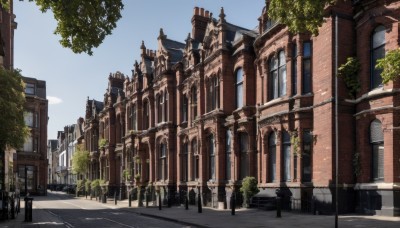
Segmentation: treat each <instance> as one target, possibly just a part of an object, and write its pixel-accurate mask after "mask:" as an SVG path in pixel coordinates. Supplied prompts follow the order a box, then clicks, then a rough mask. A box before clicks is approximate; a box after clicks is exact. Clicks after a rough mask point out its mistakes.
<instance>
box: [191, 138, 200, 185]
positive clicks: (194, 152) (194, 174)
mask: <svg viewBox="0 0 400 228" xmlns="http://www.w3.org/2000/svg"><path fill="white" fill-rule="evenodd" d="M192 158H193V161H192V162H193V165H192V180H197V179H199V177H200V176H199V154H198V153H197V140H196V139H193V140H192Z"/></svg>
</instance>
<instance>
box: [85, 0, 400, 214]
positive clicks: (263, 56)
mask: <svg viewBox="0 0 400 228" xmlns="http://www.w3.org/2000/svg"><path fill="white" fill-rule="evenodd" d="M267 2H268V1H267ZM384 2H385V3H384ZM399 6H400V2H399V1H368V3H367V2H365V1H346V2H339V3H338V4H337V5H335V6H333V7H329V8H327V13H328V17H327V18H326V21H325V23H324V24H323V25H322V27H320V29H319V35H317V36H312V35H310V34H297V35H296V34H292V33H291V32H289V31H288V29H287V28H286V27H285V26H283V25H281V24H277V23H275V22H273V21H271V20H269V18H268V15H267V12H266V11H267V10H266V9H267V8H268V3H267V5H266V7H265V8H264V9H263V10H262V14H261V16H260V18H259V27H258V29H257V30H249V29H244V28H241V27H238V26H236V25H233V24H230V23H229V22H227V21H226V20H225V12H224V10H223V9H221V11H220V12H219V15H218V16H217V17H215V18H214V17H213V16H212V14H211V13H209V12H208V11H205V10H204V9H200V8H197V7H196V8H195V9H194V13H193V17H192V20H191V22H192V33H191V34H189V36H188V37H187V38H186V40H185V42H184V43H180V42H177V41H173V40H170V39H168V38H167V35H165V33H164V31H163V30H162V29H161V30H160V34H159V36H158V38H157V39H158V47H157V50H149V49H147V48H146V46H145V44H144V42H143V43H142V45H141V47H140V48H141V59H140V61H139V62H135V64H134V70H133V73H132V77H128V76H125V75H122V74H120V73H119V72H118V73H116V74H112V75H111V76H110V77H109V87H108V89H107V92H106V94H105V99H104V107H103V109H102V110H101V111H99V110H98V111H97V112H98V114H96V115H95V114H94V113H92V111H91V110H93V109H94V107H93V104H94V101H89V100H88V105H87V111H86V118H85V123H86V127H85V137H89V139H87V138H85V141H86V146H87V148H89V145H92V144H94V145H95V144H96V140H98V139H97V138H94V137H93V135H98V136H99V137H100V138H104V139H107V141H108V144H107V146H105V147H104V148H100V149H97V148H96V146H94V147H93V148H92V147H90V150H89V151H91V162H92V163H91V168H90V170H91V171H90V173H91V174H89V177H90V178H103V179H105V180H107V181H108V184H109V186H110V187H115V188H118V187H120V192H121V194H122V192H124V189H125V187H128V188H127V189H128V190H129V189H131V187H138V188H139V189H144V187H146V186H152V187H155V189H156V190H157V191H158V190H159V191H160V192H161V195H162V197H163V198H164V200H165V202H169V200H168V199H172V198H173V197H174V196H175V194H176V193H180V194H181V195H184V194H185V193H186V192H188V193H189V201H190V202H191V203H194V202H195V200H196V199H197V197H194V196H195V195H196V194H198V193H201V195H202V203H203V205H205V206H210V207H215V208H227V207H229V199H230V197H231V195H232V193H235V192H236V193H237V192H238V191H239V188H240V186H241V181H242V179H243V178H244V177H246V176H254V177H256V179H257V180H258V186H259V188H260V190H261V192H260V195H263V196H265V197H275V196H276V195H275V190H276V189H277V188H279V189H281V190H282V192H283V197H284V198H286V199H293V200H299V201H300V202H301V204H302V205H301V207H302V208H303V206H306V205H307V204H309V203H310V202H315V206H316V208H317V209H316V210H318V211H319V212H320V213H332V211H334V204H333V201H334V189H335V178H336V176H335V167H336V165H335V155H336V141H335V135H336V133H335V120H336V115H335V107H336V105H337V107H338V115H337V120H338V129H339V130H338V133H337V134H338V138H339V140H338V150H337V151H338V158H339V166H338V169H339V170H338V172H339V186H338V187H339V193H340V195H339V197H340V200H339V201H340V203H339V207H340V211H341V212H343V213H347V212H354V211H358V212H362V213H367V214H370V213H372V214H380V213H381V214H387V215H399V208H400V205H399V203H398V200H396V199H398V197H399V189H398V183H399V182H400V180H399V175H398V174H399V170H400V164H399V162H398V161H399V158H400V154H399V150H398V149H396V148H399V146H400V145H399V142H400V141H399V138H398V137H399V133H398V127H397V125H398V124H399V123H398V116H399V115H398V114H399V113H398V108H397V106H398V105H397V102H398V101H399V99H398V97H399V94H398V89H399V82H391V83H389V84H387V85H379V86H378V87H376V88H371V86H370V85H371V80H370V79H371V76H370V75H372V73H371V69H372V68H371V58H372V57H371V53H372V52H371V51H370V50H371V42H372V41H371V39H372V36H371V35H372V34H373V32H374V31H375V29H376V27H377V26H378V25H383V26H384V28H385V30H384V40H385V43H384V50H385V51H388V50H392V49H395V48H398V47H399V42H398V40H399V23H398V15H399V10H398V9H399ZM336 26H337V29H336V28H335V27H336ZM335 44H337V45H335ZM336 47H337V58H336ZM351 56H355V57H357V59H359V61H360V63H361V67H360V70H359V74H358V78H359V82H360V86H361V89H360V91H359V92H358V93H357V94H355V97H351V96H350V95H349V94H348V89H347V87H346V84H345V83H344V81H343V80H342V79H341V78H339V79H338V88H337V90H338V94H339V95H338V103H337V104H335V74H336V73H335V69H336V67H335V66H336V65H335V63H336V61H337V63H338V66H340V65H341V64H343V63H345V62H346V59H347V57H351ZM97 124H98V125H99V128H96V127H95V126H97ZM374 126H381V128H379V129H378V128H376V129H377V132H375V130H376V129H375V128H374ZM97 131H98V132H97ZM371 132H374V134H376V135H377V136H375V135H371V134H372V133H371ZM381 135H382V139H380V138H379V137H380V136H381ZM373 137H377V138H379V140H377V141H371V139H372V138H373ZM89 142H90V143H89ZM373 151H375V152H376V153H377V154H376V155H377V156H378V155H379V156H381V158H379V156H378V157H377V156H375V158H373V154H375V152H373ZM373 159H375V160H376V159H378V160H379V159H381V160H379V161H375V163H374V162H373ZM382 159H383V160H382ZM97 162H98V163H99V164H100V165H94V164H97ZM379 162H381V163H379ZM382 162H383V163H382ZM383 164H384V165H383ZM374 167H375V168H374ZM376 167H377V168H376ZM96 169H97V171H96ZM375 169H376V172H377V174H374V173H373V171H374V170H375ZM381 169H382V170H383V171H380V170H381ZM374 172H375V171H374ZM127 174H129V175H127ZM374 175H378V176H377V178H375V176H374ZM380 175H382V176H380ZM152 187H151V188H150V187H147V189H150V190H151V191H153V190H154V189H153V188H152ZM345 202H346V203H345ZM303 204H304V205H303Z"/></svg>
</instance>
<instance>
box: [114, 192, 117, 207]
mask: <svg viewBox="0 0 400 228" xmlns="http://www.w3.org/2000/svg"><path fill="white" fill-rule="evenodd" d="M114 203H115V205H117V192H114Z"/></svg>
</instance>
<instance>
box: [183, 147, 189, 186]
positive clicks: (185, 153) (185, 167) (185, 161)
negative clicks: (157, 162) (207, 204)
mask: <svg viewBox="0 0 400 228" xmlns="http://www.w3.org/2000/svg"><path fill="white" fill-rule="evenodd" d="M188 152H189V145H188V143H187V142H185V143H184V144H183V145H182V152H181V181H188V170H189V164H188V162H189V160H188V155H189V154H188Z"/></svg>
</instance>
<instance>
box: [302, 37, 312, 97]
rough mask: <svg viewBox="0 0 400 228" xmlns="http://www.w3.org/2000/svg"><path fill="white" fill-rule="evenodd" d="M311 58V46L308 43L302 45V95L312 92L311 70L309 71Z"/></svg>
mask: <svg viewBox="0 0 400 228" xmlns="http://www.w3.org/2000/svg"><path fill="white" fill-rule="evenodd" d="M311 58H312V46H311V42H310V41H305V42H304V43H303V71H302V73H303V74H302V76H303V78H302V84H303V85H302V86H303V88H302V93H303V94H307V93H311V91H312V69H311Z"/></svg>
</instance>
